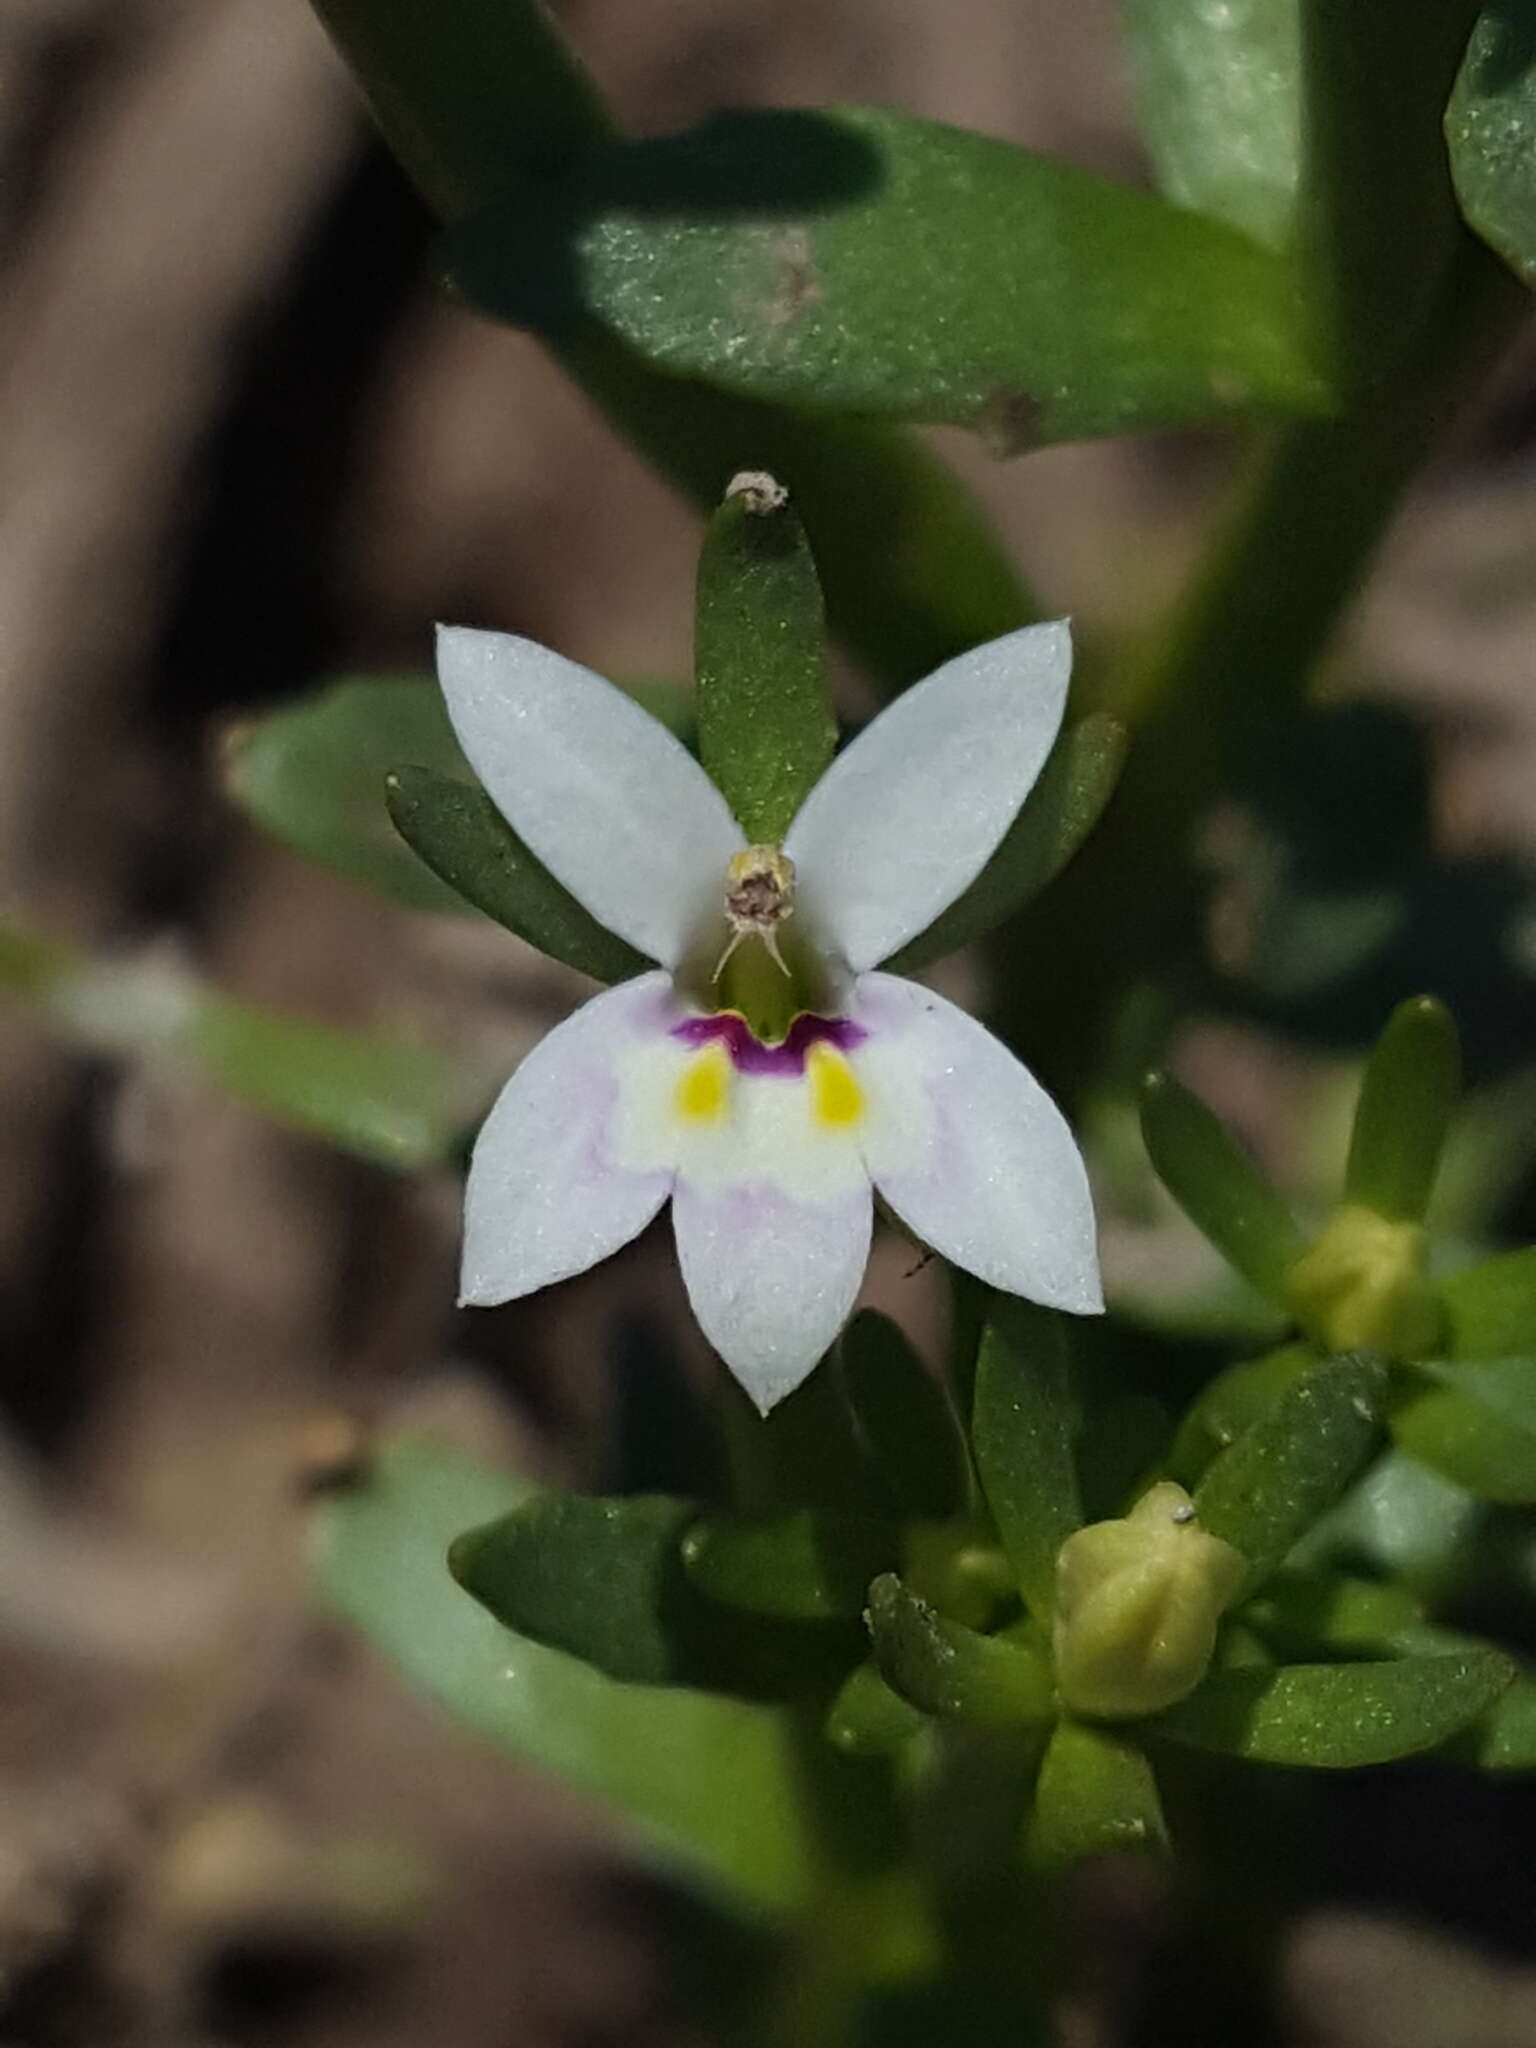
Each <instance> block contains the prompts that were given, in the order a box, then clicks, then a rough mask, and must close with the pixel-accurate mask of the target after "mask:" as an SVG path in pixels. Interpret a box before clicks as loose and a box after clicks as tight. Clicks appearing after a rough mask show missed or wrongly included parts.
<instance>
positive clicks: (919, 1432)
mask: <svg viewBox="0 0 1536 2048" xmlns="http://www.w3.org/2000/svg"><path fill="white" fill-rule="evenodd" d="M840 1356H841V1361H842V1368H843V1383H844V1385H845V1387H846V1389H847V1393H848V1404H849V1406H850V1408H851V1409H852V1410H853V1418H854V1422H855V1425H856V1426H857V1428H858V1430H859V1433H860V1436H861V1437H862V1439H863V1441H864V1443H865V1445H866V1446H867V1448H868V1450H869V1453H870V1456H871V1457H872V1458H873V1460H874V1462H875V1464H876V1466H877V1467H878V1468H879V1470H880V1473H881V1475H882V1477H883V1478H884V1479H885V1481H886V1483H887V1484H888V1485H889V1487H890V1489H891V1493H892V1496H893V1498H894V1499H895V1500H897V1501H898V1502H900V1504H901V1505H902V1506H903V1507H905V1508H908V1509H910V1510H911V1511H913V1512H914V1513H917V1514H924V1515H939V1516H946V1515H953V1514H955V1513H957V1512H958V1511H959V1509H960V1507H961V1505H962V1504H963V1502H964V1500H965V1493H966V1481H967V1473H968V1463H967V1458H966V1450H965V1442H964V1439H963V1437H962V1436H961V1434H960V1424H959V1420H958V1418H957V1417H956V1415H955V1412H954V1410H953V1409H952V1408H951V1407H950V1405H949V1402H948V1400H947V1399H946V1397H945V1394H944V1390H943V1388H942V1387H941V1386H940V1385H939V1382H938V1380H937V1379H936V1378H935V1377H934V1375H933V1374H932V1373H931V1372H929V1370H928V1368H927V1367H926V1366H925V1365H924V1364H923V1361H922V1360H921V1359H920V1358H919V1357H918V1355H917V1352H916V1351H915V1350H914V1349H913V1347H912V1344H911V1342H910V1341H909V1339H908V1338H907V1336H906V1333H905V1332H904V1331H903V1330H902V1329H901V1328H900V1327H899V1325H897V1324H896V1323H893V1322H892V1321H891V1319H890V1317H889V1316H883V1315H881V1314H880V1312H879V1310H878V1309H860V1311H859V1313H858V1314H857V1315H856V1316H855V1317H854V1319H853V1321H852V1322H851V1323H850V1324H849V1325H848V1328H847V1329H846V1330H845V1331H844V1332H843V1340H842V1346H841V1351H840Z"/></svg>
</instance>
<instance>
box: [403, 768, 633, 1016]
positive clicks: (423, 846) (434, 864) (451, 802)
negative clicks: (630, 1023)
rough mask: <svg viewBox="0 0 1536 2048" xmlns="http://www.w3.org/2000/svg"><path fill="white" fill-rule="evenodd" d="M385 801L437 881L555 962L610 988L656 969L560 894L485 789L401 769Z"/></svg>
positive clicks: (572, 899)
mask: <svg viewBox="0 0 1536 2048" xmlns="http://www.w3.org/2000/svg"><path fill="white" fill-rule="evenodd" d="M384 798H385V802H386V803H387V804H388V806H389V815H390V817H391V818H392V819H393V820H394V825H395V830H396V831H397V832H398V833H399V834H400V837H401V838H402V839H403V840H404V841H405V843H406V844H407V846H409V847H410V848H411V850H412V852H413V853H415V854H416V855H417V856H418V857H419V858H420V859H421V860H423V861H425V862H426V864H427V866H428V867H429V868H430V869H431V870H432V872H433V873H434V874H435V875H437V876H439V877H440V878H441V879H442V880H443V881H444V882H446V883H447V884H448V886H449V888H450V889H455V890H457V891H458V893H459V895H460V896H462V897H463V898H464V899H465V900H466V901H467V902H469V903H472V904H473V905H474V907H475V908H476V909H477V910H483V911H484V912H485V914H486V916H487V917H491V918H494V919H495V920H496V922H497V924H499V925H505V927H506V928H507V930H508V931H509V932H515V933H516V934H517V936H518V937H519V938H520V939H526V940H527V941H528V943H529V944H530V945H531V946H537V947H538V949H539V951H540V952H541V953H547V954H548V955H549V956H550V958H551V959H552V960H562V961H564V963H565V965H566V966H567V967H575V968H577V969H579V971H580V972H581V973H583V974H590V975H591V976H592V977H593V978H594V980H597V981H608V982H613V981H627V980H628V979H629V978H630V976H631V975H635V974H643V973H644V972H645V971H646V969H647V968H648V967H650V966H651V965H653V963H652V962H651V961H649V960H647V959H646V957H645V955H644V954H643V953H637V952H636V951H635V949H634V947H633V946H630V945H627V944H626V943H625V941H624V940H623V939H621V938H618V937H616V936H615V935H614V933H612V932H610V931H609V930H607V929H606V927H605V926H603V925H600V924H599V923H598V921H597V919H596V918H595V917H593V916H592V915H591V913H590V912H589V911H586V910H583V909H582V907H581V905H580V904H579V903H578V902H577V901H576V899H575V897H574V896H572V895H570V894H568V892H567V891H566V890H564V889H562V888H561V886H560V884H559V883H558V882H557V881H556V880H555V878H554V876H553V875H552V874H551V873H550V872H549V870H548V869H547V868H546V867H545V866H544V865H543V864H542V862H540V861H539V860H537V859H535V857H534V855H533V854H531V853H530V852H529V850H528V848H527V847H526V846H524V844H523V842H522V841H521V839H519V838H518V836H517V834H516V833H515V832H514V831H513V830H512V827H511V826H510V825H509V824H508V823H507V821H506V819H505V818H503V817H502V815H501V813H500V811H498V810H497V808H496V806H495V805H494V804H493V803H492V802H491V800H490V798H489V797H488V796H487V795H486V794H485V792H484V790H482V789H478V788H476V787H475V786H474V785H472V784H470V783H466V782H455V781H453V780H452V779H451V778H450V777H448V776H446V775H438V774H436V773H435V772H434V771H433V770H432V769H430V768H417V767H410V768H396V769H393V770H392V771H391V772H390V773H389V774H388V775H387V776H386V777H385V779H384Z"/></svg>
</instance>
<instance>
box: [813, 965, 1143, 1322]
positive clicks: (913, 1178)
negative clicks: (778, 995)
mask: <svg viewBox="0 0 1536 2048" xmlns="http://www.w3.org/2000/svg"><path fill="white" fill-rule="evenodd" d="M853 1015H854V1017H855V1019H856V1021H857V1022H859V1023H860V1024H862V1025H863V1026H864V1028H865V1030H866V1031H867V1032H868V1034H869V1035H868V1037H867V1038H866V1039H865V1041H864V1043H863V1044H862V1045H861V1046H859V1047H858V1049H857V1050H856V1051H855V1052H854V1053H853V1054H852V1055H851V1060H852V1064H853V1067H854V1069H855V1071H856V1073H857V1074H858V1077H859V1080H860V1082H861V1083H862V1085H863V1087H864V1090H865V1093H866V1095H867V1097H868V1099H869V1123H868V1130H867V1134H866V1136H865V1140H864V1160H865V1164H866V1165H867V1166H868V1168H869V1171H870V1177H871V1178H872V1179H873V1181H874V1183H875V1186H876V1188H877V1189H878V1190H879V1192H880V1193H881V1195H882V1196H883V1197H884V1198H885V1200H886V1201H887V1202H888V1203H889V1204H890V1206H891V1208H892V1209H893V1210H894V1211H895V1212H896V1214H897V1215H898V1216H899V1217H900V1218H901V1220H902V1222H903V1223H905V1224H906V1225H907V1227H908V1228H909V1229H910V1230H912V1231H915V1232H916V1234H917V1236H918V1237H920V1238H921V1239H922V1240H923V1242H924V1243H925V1244H929V1245H932V1247H933V1249H934V1250H935V1251H936V1252H939V1253H941V1254H942V1255H943V1256H944V1257H945V1258H946V1259H948V1260H950V1261H951V1263H952V1264H954V1265H956V1266H963V1267H964V1268H965V1270H966V1271H967V1272H968V1273H974V1274H976V1275H977V1277H978V1278H979V1279H982V1280H985V1281H986V1282H987V1283H988V1285H989V1286H992V1287H1001V1288H1005V1289H1006V1290H1007V1291H1008V1292H1009V1293H1010V1294H1022V1295H1025V1296H1027V1297H1028V1298H1029V1300H1031V1301H1039V1302H1044V1303H1045V1304H1046V1306H1047V1307H1050V1308H1064V1309H1071V1310H1072V1311H1073V1312H1074V1313H1075V1314H1078V1315H1095V1314H1097V1313H1098V1312H1099V1311H1100V1310H1101V1309H1102V1308H1103V1306H1104V1298H1103V1294H1102V1291H1101V1286H1100V1280H1099V1260H1098V1249H1097V1242H1096V1233H1095V1229H1094V1220H1093V1199H1092V1196H1091V1195H1090V1193H1089V1190H1088V1176H1087V1173H1086V1171H1085V1170H1084V1167H1083V1160H1082V1155H1081V1153H1080V1152H1079V1151H1078V1149H1077V1141H1076V1139H1075V1138H1074V1137H1073V1135H1072V1132H1071V1129H1070V1128H1069V1126H1068V1124H1067V1120H1066V1118H1065V1117H1064V1116H1063V1115H1062V1113H1061V1111H1060V1110H1059V1109H1058V1108H1057V1107H1056V1105H1055V1103H1054V1102H1052V1100H1051V1098H1050V1097H1049V1096H1048V1095H1047V1094H1046V1092H1045V1090H1044V1089H1043V1088H1042V1087H1041V1086H1040V1084H1039V1082H1038V1081H1036V1080H1035V1079H1034V1077H1033V1075H1031V1074H1030V1073H1029V1072H1027V1070H1026V1069H1025V1068H1024V1067H1022V1066H1021V1065H1020V1064H1019V1062H1018V1061H1017V1060H1016V1059H1015V1058H1014V1056H1013V1054H1012V1053H1011V1052H1009V1051H1008V1049H1007V1047H1006V1046H1004V1045H1002V1044H1000V1043H999V1042H998V1040H997V1039H995V1038H994V1037H993V1036H992V1034H991V1032H990V1031H985V1030H983V1029H982V1027H981V1025H979V1024H978V1023H977V1022H976V1021H975V1019H974V1018H972V1017H968V1016H966V1014H965V1012H964V1011H963V1010H957V1009H956V1008H955V1006H954V1004H953V1003H948V1002H945V1000H944V998H943V997H942V996H937V995H935V994H934V993H933V991H932V990H931V989H926V988H920V987H919V986H918V984H917V983H916V982H912V981H902V980H901V979H900V978H899V977H897V976H896V975H892V974H866V975H864V976H862V977H861V978H860V980H859V983H858V986H857V989H856V991H855V997H854V1005H853Z"/></svg>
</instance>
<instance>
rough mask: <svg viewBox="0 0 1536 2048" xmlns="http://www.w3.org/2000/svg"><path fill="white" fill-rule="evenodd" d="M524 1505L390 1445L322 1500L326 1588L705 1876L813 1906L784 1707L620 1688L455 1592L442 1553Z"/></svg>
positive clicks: (524, 1754)
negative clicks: (356, 1479)
mask: <svg viewBox="0 0 1536 2048" xmlns="http://www.w3.org/2000/svg"><path fill="white" fill-rule="evenodd" d="M527 1498H528V1488H527V1486H526V1484H525V1482H524V1481H522V1480H520V1479H518V1478H516V1477H515V1476H513V1475H512V1474H510V1473H499V1472H492V1471H489V1470H487V1469H486V1468H485V1467H483V1466H480V1465H477V1464H475V1463H473V1462H472V1461H471V1460H469V1459H468V1458H465V1457H464V1456H462V1454H460V1453H458V1452H456V1451H451V1450H445V1449H443V1448H441V1447H439V1446H436V1445H433V1444H429V1443H426V1442H423V1441H419V1440H414V1439H409V1438H403V1439H397V1440H396V1441H394V1442H393V1443H391V1444H389V1445H387V1446H385V1448H384V1449H383V1450H382V1452H381V1453H380V1455H379V1457H378V1459H377V1461H376V1462H375V1464H374V1466H373V1468H372V1470H371V1472H370V1473H369V1475H368V1477H367V1478H366V1479H364V1480H363V1481H362V1482H361V1484H359V1485H358V1486H356V1487H351V1488H348V1489H347V1490H345V1491H344V1492H342V1493H340V1494H338V1495H336V1496H335V1497H333V1498H332V1499H330V1500H328V1501H327V1502H326V1503H325V1504H324V1506H323V1507H322V1508H321V1510H320V1513H319V1516H318V1526H317V1537H318V1545H319V1548H318V1559H317V1567H318V1572H319V1578H320V1584H321V1587H322V1589H323V1591H324V1594H325V1597H326V1598H327V1600H328V1601H329V1602H330V1604H331V1605H332V1606H333V1607H334V1608H336V1609H337V1611H338V1612H340V1613H341V1614H343V1615H345V1616H346V1617H347V1618H348V1620H350V1621H351V1622H353V1623H354V1624H355V1625H356V1626H357V1627H358V1628H360V1629H362V1630H363V1631H364V1632H365V1633H366V1634H367V1635H369V1636H370V1637H371V1638H372V1639H373V1641H374V1642H375V1643H377V1644H378V1646H379V1647H380V1648H381V1649H382V1650H383V1651H385V1653H386V1654H387V1655H389V1656H391V1657H392V1658H394V1660H395V1661H396V1662H397V1663H398V1664H400V1665H401V1666H402V1668H403V1669H404V1670H405V1671H406V1672H407V1674H408V1675H409V1676H410V1677H411V1678H412V1679H413V1680H414V1681H415V1683H417V1684H418V1685H420V1686H421V1687H423V1688H424V1689H425V1690H426V1691H428V1692H430V1693H432V1694H433V1695H434V1696H435V1697H436V1698H437V1699H439V1700H440V1701H442V1703H443V1704H444V1705H445V1706H446V1707H447V1708H448V1709H449V1710H450V1711H451V1712H452V1713H454V1714H455V1715H457V1717H458V1718H459V1719H460V1720H462V1721H465V1722H467V1723H468V1724H469V1725H470V1726H471V1727H473V1728H476V1729H478V1730H479V1731H480V1733H481V1734H483V1735H486V1736H488V1737H489V1738H490V1740H491V1741H493V1742H495V1743H496V1744H497V1745H498V1746H499V1747H501V1748H502V1749H505V1750H507V1751H509V1752H510V1753H511V1754H512V1755H513V1756H515V1757H518V1758H520V1759H523V1760H526V1761H527V1762H530V1763H534V1764H538V1765H540V1766H542V1767H543V1768H544V1769H545V1770H549V1771H553V1772H554V1773H555V1774H556V1775H558V1776H560V1777H563V1778H566V1779H568V1780H569V1781H570V1782H571V1783H572V1784H575V1785H577V1786H579V1787H580V1788H581V1789H582V1790H584V1791H587V1792H591V1793H594V1794H595V1795H596V1796H597V1797H598V1798H601V1799H606V1800H608V1801H609V1802H610V1803H611V1804H612V1805H614V1806H615V1807H617V1808H618V1809H619V1810H620V1811H621V1812H623V1813H624V1814H625V1815H626V1816H627V1817H628V1818H629V1819H630V1820H631V1821H632V1822H633V1823H635V1824H636V1826H637V1828H638V1830H639V1831H640V1833H641V1834H642V1836H643V1837H644V1838H645V1839H646V1840H648V1841H649V1842H650V1843H651V1844H652V1846H653V1847H654V1848H656V1849H659V1850H660V1851H662V1852H664V1853H665V1854H666V1855H667V1856H669V1857H671V1858H672V1859H674V1860H675V1861H677V1862H679V1863H682V1864H683V1865H685V1866H686V1867H687V1868H689V1869H691V1870H692V1872H693V1873H694V1874H695V1875H696V1876H699V1877H704V1878H708V1879H710V1880H712V1881H713V1882H715V1883H717V1884H719V1885H722V1886H724V1887H725V1888H726V1889H728V1890H729V1891H731V1892H734V1893H736V1894H737V1895H738V1896H739V1897H740V1898H741V1899H742V1900H744V1901H746V1902H748V1903H750V1904H753V1905H756V1906H760V1907H769V1908H772V1909H774V1910H793V1909H796V1908H799V1907H801V1906H803V1905H804V1903H805V1902H806V1900H807V1898H808V1896H809V1893H810V1891H811V1888H812V1873H813V1869H814V1864H815V1851H814V1849H813V1847H812V1844H811V1841H810V1839H809V1837H808V1834H807V1832H806V1830H805V1826H804V1821H803V1818H802V1808H801V1803H800V1799H799V1794H798V1790H797V1785H796V1777H795V1768H794V1762H793V1757H794V1742H793V1737H792V1735H791V1731H790V1728H789V1724H788V1723H787V1721H786V1720H785V1719H784V1717H783V1716H782V1715H781V1714H779V1713H777V1712H774V1711H771V1710H769V1709H767V1708H764V1707H758V1706H749V1705H746V1704H743V1703H742V1702H740V1701H737V1700H727V1699H720V1698H717V1697H714V1696H712V1695H710V1694H707V1693H699V1692H683V1691H665V1690H660V1689H651V1688H644V1687H639V1688H637V1687H632V1686H625V1685H619V1684H617V1683H615V1681H614V1680H612V1679H610V1678H605V1677H604V1676H603V1675H602V1674H601V1673H600V1672H598V1671H595V1670H593V1669H592V1667H591V1666H590V1665H586V1664H581V1663H578V1662H577V1661H576V1660H575V1659H574V1658H571V1657H566V1656H563V1655H562V1654H561V1653H560V1652H559V1651H556V1650H549V1649H545V1648H543V1647H541V1646H540V1645H538V1644H535V1643H531V1642H526V1641H519V1640H518V1639H517V1638H516V1637H514V1636H509V1635H508V1633H507V1631H506V1630H505V1629H504V1628H502V1627H501V1626H500V1624H499V1623H497V1622H496V1621H494V1620H493V1619H492V1618H491V1616H490V1615H488V1614H486V1613H485V1612H484V1611H483V1610H482V1609H480V1608H479V1607H477V1606H476V1605H475V1603H474V1602H473V1601H472V1600H470V1599H467V1598H466V1597H465V1595H464V1594H463V1593H462V1592H460V1590H459V1589H458V1588H457V1587H456V1586H455V1585H454V1584H453V1581H452V1580H451V1579H450V1578H449V1576H448V1573H447V1569H446V1567H445V1565H444V1563H443V1558H444V1554H445V1552H446V1550H447V1548H448V1545H449V1542H450V1541H451V1540H452V1539H453V1537H454V1536H456V1535H457V1534H458V1532H459V1531H460V1530H462V1529H463V1528H465V1527H466V1526H468V1525H470V1524H473V1523H479V1522H484V1521H487V1520H489V1519H490V1518H492V1517H494V1516H498V1515H501V1514H504V1513H506V1512H507V1511H509V1510H510V1509H513V1508H515V1507H516V1506H517V1505H518V1504H519V1503H520V1502H521V1501H523V1500H526V1499H527Z"/></svg>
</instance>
